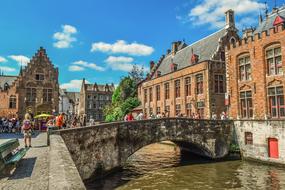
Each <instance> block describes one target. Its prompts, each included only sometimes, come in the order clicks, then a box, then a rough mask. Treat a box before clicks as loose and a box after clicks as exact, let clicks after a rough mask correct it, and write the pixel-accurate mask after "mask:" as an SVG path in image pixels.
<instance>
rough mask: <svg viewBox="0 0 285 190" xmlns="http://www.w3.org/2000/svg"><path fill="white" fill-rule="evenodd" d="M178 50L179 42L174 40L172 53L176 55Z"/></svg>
mask: <svg viewBox="0 0 285 190" xmlns="http://www.w3.org/2000/svg"><path fill="white" fill-rule="evenodd" d="M177 50H178V42H172V49H171V54H172V55H175V54H176V52H177Z"/></svg>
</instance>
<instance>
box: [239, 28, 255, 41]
mask: <svg viewBox="0 0 285 190" xmlns="http://www.w3.org/2000/svg"><path fill="white" fill-rule="evenodd" d="M254 30H255V29H254V28H252V27H251V28H246V29H244V30H243V31H242V38H243V39H247V38H249V37H250V36H253V32H254Z"/></svg>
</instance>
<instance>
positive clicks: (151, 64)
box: [149, 61, 155, 71]
mask: <svg viewBox="0 0 285 190" xmlns="http://www.w3.org/2000/svg"><path fill="white" fill-rule="evenodd" d="M154 65H155V63H154V61H150V62H149V66H150V71H151V70H152V68H153V67H154Z"/></svg>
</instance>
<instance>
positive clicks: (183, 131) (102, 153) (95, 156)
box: [57, 118, 233, 180]
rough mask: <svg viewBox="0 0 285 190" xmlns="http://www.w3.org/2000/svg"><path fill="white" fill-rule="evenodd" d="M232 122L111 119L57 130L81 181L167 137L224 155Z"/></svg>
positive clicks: (212, 154) (204, 152) (210, 153)
mask: <svg viewBox="0 0 285 190" xmlns="http://www.w3.org/2000/svg"><path fill="white" fill-rule="evenodd" d="M232 128H233V122H232V121H230V120H228V121H221V120H193V119H188V118H163V119H153V120H143V121H132V122H115V123H107V124H100V125H96V126H90V127H83V128H75V129H65V130H60V131H57V133H59V134H60V135H61V137H62V138H63V140H64V142H65V144H66V146H67V148H68V150H69V152H70V155H71V157H72V159H73V161H74V163H75V165H76V167H77V169H78V171H79V174H80V176H81V178H82V179H83V180H86V179H89V178H91V177H102V176H104V175H105V174H107V173H109V172H111V171H113V170H114V169H116V168H119V167H121V166H122V165H123V164H124V163H125V161H126V160H127V159H128V157H129V156H130V155H132V154H133V153H135V152H136V151H137V150H139V149H141V148H142V147H144V146H146V145H149V144H152V143H156V142H161V141H165V140H170V141H173V142H175V143H176V144H178V145H183V146H188V147H190V148H189V149H190V150H193V151H194V152H195V153H199V154H201V155H204V156H208V157H210V158H221V157H223V156H225V155H227V154H228V152H229V145H230V142H231V139H232V135H231V134H232Z"/></svg>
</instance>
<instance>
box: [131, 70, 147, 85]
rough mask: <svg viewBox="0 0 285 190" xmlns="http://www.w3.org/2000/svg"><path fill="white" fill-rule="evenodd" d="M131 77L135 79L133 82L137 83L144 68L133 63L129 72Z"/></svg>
mask: <svg viewBox="0 0 285 190" xmlns="http://www.w3.org/2000/svg"><path fill="white" fill-rule="evenodd" d="M129 76H130V77H131V79H133V80H134V81H135V84H138V83H139V82H140V81H142V80H143V78H144V68H143V66H142V67H139V66H137V65H133V68H132V70H131V71H130V72H129Z"/></svg>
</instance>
